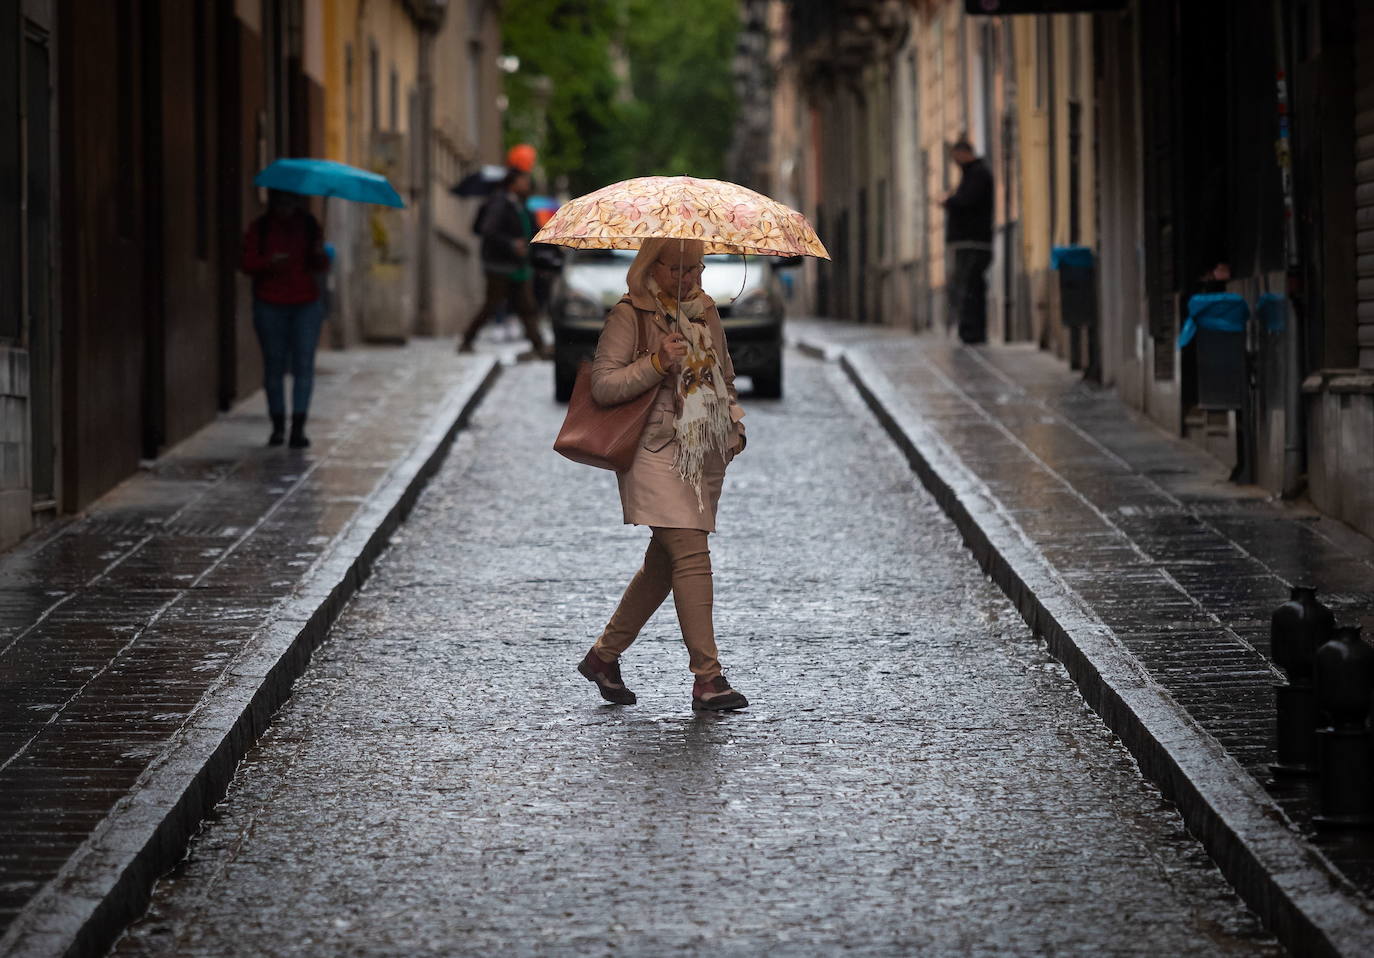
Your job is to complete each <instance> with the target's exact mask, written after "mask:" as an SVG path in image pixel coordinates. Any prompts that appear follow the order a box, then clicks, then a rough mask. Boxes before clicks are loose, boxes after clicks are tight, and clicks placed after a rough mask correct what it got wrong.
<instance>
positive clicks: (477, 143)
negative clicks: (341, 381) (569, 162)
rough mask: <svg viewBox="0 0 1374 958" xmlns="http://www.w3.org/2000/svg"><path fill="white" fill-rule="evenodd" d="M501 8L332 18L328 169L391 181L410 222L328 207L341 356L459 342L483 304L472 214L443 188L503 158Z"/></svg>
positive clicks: (344, 10)
mask: <svg viewBox="0 0 1374 958" xmlns="http://www.w3.org/2000/svg"><path fill="white" fill-rule="evenodd" d="M499 15H500V7H499V4H497V3H494V2H492V0H465V2H463V3H457V4H447V3H443V2H436V0H385V2H378V0H335V2H333V3H329V4H326V5H325V7H324V31H323V33H324V47H325V54H324V57H325V73H326V76H327V77H328V82H327V83H326V85H325V103H324V117H325V130H324V139H325V155H326V156H328V157H329V158H330V159H335V160H339V161H341V162H344V163H349V164H351V165H354V166H361V167H364V168H367V169H371V170H375V171H376V172H379V173H383V174H384V175H386V176H387V177H388V178H389V179H390V180H391V182H392V183H393V184H394V185H395V186H396V187H397V189H398V190H399V191H400V192H401V193H402V195H403V196H404V198H405V199H406V203H407V208H406V209H404V210H392V209H384V208H381V207H360V206H357V205H356V204H349V203H345V202H340V201H331V202H330V203H329V204H328V209H327V210H326V211H325V215H326V234H327V236H328V237H329V239H330V241H331V242H332V244H333V245H334V247H335V250H336V257H337V258H336V265H337V269H336V272H335V274H334V276H333V292H334V294H335V295H334V299H333V305H334V315H335V318H336V320H337V322H336V323H335V325H334V326H333V328H332V331H331V332H332V334H333V336H334V337H335V342H336V344H337V345H341V346H342V345H346V344H350V343H354V342H358V341H360V340H369V341H382V342H385V341H402V340H404V339H405V338H406V337H407V336H409V335H412V334H418V335H425V336H434V335H452V334H454V333H456V332H458V331H459V330H460V329H462V328H463V326H464V324H465V323H466V321H467V319H468V316H469V315H470V313H471V312H472V311H473V310H475V309H476V307H477V305H478V302H477V300H478V299H479V297H480V289H481V283H480V280H481V275H480V263H479V262H478V258H477V251H476V249H475V246H474V245H473V236H472V231H471V222H472V218H473V216H474V214H475V209H474V208H473V207H474V201H472V200H459V199H458V198H456V197H454V196H452V195H451V194H450V192H449V187H451V186H452V185H453V184H455V183H456V182H457V181H458V180H460V179H461V178H462V177H463V176H464V175H466V174H467V173H469V172H472V171H473V170H475V169H477V168H478V167H479V166H480V165H481V164H483V163H497V162H500V158H501V114H500V111H499V109H498V106H497V103H498V94H499V91H500V82H501V78H500V72H499V70H498V67H497V57H498V55H499V53H500V49H499V47H500V41H501V33H500V16H499Z"/></svg>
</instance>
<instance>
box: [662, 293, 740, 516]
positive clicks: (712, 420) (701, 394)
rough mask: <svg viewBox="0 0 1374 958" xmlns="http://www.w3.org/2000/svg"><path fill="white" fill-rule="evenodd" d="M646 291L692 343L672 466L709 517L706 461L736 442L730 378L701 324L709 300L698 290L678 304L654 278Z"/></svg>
mask: <svg viewBox="0 0 1374 958" xmlns="http://www.w3.org/2000/svg"><path fill="white" fill-rule="evenodd" d="M647 285H648V287H649V292H650V293H652V294H653V296H654V299H655V300H656V301H657V302H658V305H659V308H660V309H662V310H663V315H664V317H665V318H666V319H667V320H668V325H669V326H670V327H671V326H672V325H673V320H674V317H676V316H679V315H680V316H681V321H680V322H678V324H677V327H678V330H679V331H680V332H681V333H682V336H683V338H684V339H685V340H687V355H686V356H684V357H683V358H682V362H681V363H680V364H679V366H678V371H677V383H676V385H677V404H676V405H677V419H676V420H675V421H674V422H673V431H674V433H675V434H676V437H677V459H676V461H675V462H674V463H673V465H674V467H675V468H676V469H677V474H678V477H679V478H681V479H682V481H683V482H685V483H687V484H688V485H689V486H691V487H692V488H693V490H695V492H696V494H697V511H698V512H705V511H706V505H705V501H704V500H703V498H702V495H701V480H702V476H703V474H704V473H705V471H706V457H707V456H708V455H710V454H711V453H712V452H717V453H720V455H721V456H722V457H723V456H724V455H725V453H726V450H728V449H729V447H730V442H731V439H732V438H733V436H734V421H733V420H731V418H730V393H729V392H728V391H727V390H726V388H725V373H724V372H722V370H721V366H720V356H719V355H718V354H717V352H716V348H715V345H714V344H713V343H712V342H711V328H710V326H709V325H707V323H706V322H705V321H704V320H703V319H702V316H703V314H704V313H705V312H706V306H707V303H708V300H707V298H706V296H705V295H704V294H702V292H701V291H700V290H699V289H698V290H697V294H696V295H695V296H693V297H691V298H690V299H687V300H684V301H683V302H681V303H679V302H676V301H674V299H673V297H672V296H671V295H669V294H668V293H666V292H664V291H663V290H662V289H660V288H659V286H658V284H657V283H655V282H654V281H653V279H652V278H651V279H650V280H649V282H648V284H647Z"/></svg>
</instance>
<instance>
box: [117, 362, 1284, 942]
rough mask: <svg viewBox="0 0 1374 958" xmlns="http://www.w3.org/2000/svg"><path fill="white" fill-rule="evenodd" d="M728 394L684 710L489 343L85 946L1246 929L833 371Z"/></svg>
mask: <svg viewBox="0 0 1374 958" xmlns="http://www.w3.org/2000/svg"><path fill="white" fill-rule="evenodd" d="M787 362H788V372H787V377H788V378H787V390H788V392H787V398H786V399H785V400H783V401H781V402H766V401H750V400H749V398H748V396H747V395H746V396H745V397H744V400H743V401H744V405H745V408H746V410H747V411H748V413H749V416H748V420H747V422H748V426H749V433H750V444H749V448H748V450H747V451H746V452H745V453H744V454H743V455H742V456H741V457H740V458H739V459H738V460H737V461H736V462H735V464H734V465H733V466H732V467H731V473H730V476H729V477H728V479H727V483H726V491H725V495H724V497H723V499H722V505H721V515H720V528H721V532H720V533H719V534H718V535H716V536H714V537H713V539H712V545H713V557H714V562H715V571H716V578H715V582H716V593H717V606H716V610H717V611H716V622H717V631H718V634H719V636H720V645H721V652H722V660H723V662H724V664H725V667H726V672H727V674H728V675H729V677H730V679H731V680H732V682H733V683H734V684H735V685H736V686H737V687H738V688H739V689H740V690H741V691H743V692H744V693H745V694H747V695H748V696H749V698H750V701H751V702H752V703H753V704H752V705H751V707H750V708H749V709H748V710H747V711H745V712H742V713H738V714H732V715H718V716H717V715H706V716H694V715H693V713H692V711H691V710H690V707H689V695H690V677H689V675H688V673H687V671H686V654H685V651H684V650H683V648H682V645H681V642H680V639H679V638H678V635H677V625H676V621H675V618H674V615H673V612H672V608H671V602H670V603H669V604H668V605H666V606H665V608H664V609H663V610H662V611H661V612H660V613H659V615H658V616H657V617H656V618H655V619H654V620H652V621H651V622H650V624H649V627H648V629H647V630H646V633H645V635H644V636H642V638H641V640H640V642H639V643H638V644H637V645H636V646H635V647H634V648H633V649H632V650H631V652H630V653H629V654H628V655H627V656H626V657H625V659H624V662H623V668H624V673H625V677H626V681H627V683H628V684H629V685H630V687H631V688H633V689H635V691H636V692H637V693H638V695H639V704H638V705H637V706H634V707H632V708H616V707H610V706H606V705H604V704H603V703H602V702H601V700H600V699H599V698H598V697H597V695H596V693H595V691H594V689H593V688H592V686H591V685H590V684H588V683H587V682H586V681H584V680H583V679H582V678H581V677H580V676H579V675H577V673H576V672H575V671H574V666H575V665H576V663H577V661H578V659H579V658H580V657H581V656H582V654H583V653H584V652H585V651H586V648H587V646H588V645H589V644H590V643H591V641H592V639H593V638H594V637H595V635H596V634H597V632H598V630H599V628H600V626H601V625H602V624H603V623H604V621H605V619H606V617H607V616H608V615H609V614H610V612H611V610H612V609H613V607H614V605H615V603H616V601H617V599H618V598H619V595H620V591H621V589H622V588H623V586H624V585H625V583H626V582H627V581H628V579H629V576H630V575H631V573H632V572H633V571H634V569H635V568H636V566H637V564H638V561H639V558H640V556H641V555H642V553H643V547H644V543H645V540H646V532H645V530H642V529H634V528H626V527H622V526H621V525H620V524H619V523H620V511H619V503H618V500H617V498H616V495H615V483H614V479H613V478H612V477H611V476H610V474H608V473H602V472H599V471H596V470H591V469H588V468H586V467H581V466H577V465H574V464H571V463H569V462H566V461H564V460H562V459H561V458H559V457H558V456H556V455H555V454H554V453H553V452H552V451H551V450H550V448H549V447H550V444H551V442H552V440H553V436H554V434H555V432H556V430H557V427H558V423H559V422H560V420H561V416H562V413H563V409H562V407H559V406H556V405H554V404H553V403H552V401H551V400H550V399H549V398H548V397H549V393H550V386H551V382H550V380H551V377H550V372H549V369H548V367H547V365H544V364H526V365H520V366H516V367H513V368H511V369H508V370H506V372H505V373H504V374H503V376H502V378H501V379H500V380H499V381H498V382H497V384H496V386H495V388H494V389H493V390H492V392H491V394H490V395H489V396H488V397H487V398H486V400H485V401H484V402H483V404H482V406H481V408H480V409H479V410H478V412H477V414H476V416H475V418H474V420H473V423H472V425H471V427H470V429H468V430H467V431H466V432H465V433H463V434H461V435H460V438H459V439H458V442H457V444H456V445H455V447H454V448H453V450H452V452H451V453H450V455H449V458H448V459H447V461H446V464H445V466H444V468H443V469H442V470H441V472H440V473H439V474H438V475H437V476H436V477H435V478H434V479H433V480H432V482H431V483H430V485H429V487H428V489H427V490H426V492H425V493H424V495H423V496H422V498H421V499H420V502H419V504H418V505H417V507H416V509H415V511H414V512H413V513H412V515H411V516H410V518H409V520H408V522H407V523H406V524H405V526H404V527H403V528H402V529H401V530H400V532H399V533H398V534H397V535H396V537H395V539H394V544H393V546H392V548H391V550H390V551H389V552H388V553H387V554H386V555H385V556H384V557H383V559H382V560H381V562H380V564H379V566H378V569H377V571H376V573H375V574H374V576H373V577H372V578H371V579H369V580H368V581H367V583H366V586H365V587H364V589H363V591H362V592H361V594H360V595H359V596H358V598H356V599H355V600H354V601H353V603H352V605H351V606H350V607H349V608H348V610H347V611H346V613H345V614H344V616H343V618H342V619H341V620H340V622H339V624H338V625H337V626H336V627H335V629H334V632H333V634H332V637H331V638H330V640H329V642H328V643H327V644H326V645H325V646H324V647H323V648H322V649H321V650H320V651H319V652H318V653H317V654H316V657H315V660H314V663H313V665H312V666H311V668H310V671H309V672H308V673H307V675H306V677H305V678H304V679H303V680H302V681H301V682H300V683H299V684H298V686H297V688H296V692H295V694H294V696H293V698H292V699H291V701H290V702H289V703H288V704H287V706H286V707H285V708H284V709H283V710H282V711H281V712H280V713H279V714H278V715H277V717H276V719H275V721H274V722H273V725H272V727H271V728H270V729H269V731H268V732H267V733H266V734H265V735H264V737H263V739H262V740H261V742H260V743H259V745H258V747H257V748H256V749H254V750H253V751H252V752H251V753H250V755H249V757H248V759H247V760H246V761H245V762H244V763H243V765H242V766H241V767H240V769H239V773H238V776H237V778H236V780H235V784H234V786H233V788H232V789H231V791H230V794H229V796H228V798H227V799H226V801H225V802H224V803H222V804H221V806H220V807H219V808H218V809H217V811H216V813H215V814H214V815H213V816H212V817H211V819H210V820H209V821H208V822H207V823H206V826H205V828H204V830H203V831H202V833H201V835H200V836H199V838H198V839H197V840H196V841H195V842H194V843H193V844H192V846H191V849H190V852H189V855H188V858H187V859H186V861H185V862H184V863H183V865H182V866H181V867H180V868H179V869H178V870H177V871H176V872H175V873H174V874H173V875H171V876H169V877H168V878H167V879H165V880H164V881H163V882H162V883H161V884H160V885H159V886H158V889H157V892H156V894H155V897H154V902H153V904H152V906H151V909H150V911H149V913H148V915H147V917H146V918H144V919H143V920H142V921H140V922H138V923H137V924H136V925H135V926H133V927H132V928H131V929H130V931H129V932H128V933H127V934H126V935H125V937H124V938H123V939H122V940H121V941H120V942H119V944H118V945H117V946H116V948H115V952H114V953H115V954H118V955H122V956H137V955H149V956H151V955H166V956H172V955H176V956H195V955H206V956H209V955H215V956H222V955H255V956H256V955H376V956H383V955H388V956H389V955H492V954H499V955H545V954H560V955H562V954H567V955H601V954H623V955H672V954H688V953H691V954H700V953H707V952H709V953H711V954H715V955H740V956H746V955H764V954H767V955H830V954H838V953H845V954H861V955H911V954H970V953H972V954H1050V953H1053V954H1075V955H1089V954H1093V955H1097V954H1151V955H1220V954H1226V955H1244V954H1264V955H1268V954H1276V953H1278V949H1277V946H1276V945H1275V944H1273V942H1272V939H1270V938H1269V937H1268V936H1266V935H1265V934H1264V932H1263V930H1262V929H1261V927H1260V925H1259V922H1258V921H1257V920H1256V919H1255V918H1254V916H1253V915H1252V914H1251V913H1250V912H1249V911H1248V910H1247V909H1246V908H1245V907H1244V906H1243V905H1242V904H1241V903H1240V901H1239V900H1238V899H1237V898H1236V897H1235V895H1234V894H1233V893H1232V892H1231V889H1230V887H1229V886H1228V885H1227V884H1226V882H1225V881H1224V880H1223V878H1222V877H1221V875H1220V873H1219V872H1218V871H1217V870H1216V869H1215V868H1214V867H1213V866H1212V864H1211V863H1210V861H1209V860H1208V859H1207V857H1206V855H1205V854H1204V853H1203V852H1202V850H1201V849H1200V847H1199V846H1198V845H1197V844H1196V843H1195V841H1194V840H1193V839H1192V838H1191V837H1190V836H1189V835H1188V834H1187V833H1186V831H1184V830H1183V827H1182V824H1181V821H1180V820H1179V818H1178V817H1177V815H1176V814H1175V813H1174V812H1173V810H1172V808H1171V807H1170V806H1169V805H1168V804H1167V803H1165V802H1164V801H1162V800H1161V798H1160V797H1159V795H1158V794H1157V793H1156V792H1155V790H1154V789H1153V788H1152V787H1151V786H1149V785H1148V784H1147V783H1145V782H1144V781H1143V780H1142V778H1141V777H1140V775H1139V773H1138V771H1137V769H1136V766H1135V765H1134V763H1133V762H1132V760H1131V759H1130V757H1129V755H1128V754H1127V753H1126V752H1125V751H1124V749H1122V748H1121V747H1120V746H1119V745H1118V744H1117V743H1116V742H1115V741H1114V740H1113V739H1112V737H1111V736H1110V735H1109V734H1108V733H1107V731H1106V730H1105V728H1104V727H1103V726H1102V724H1101V723H1100V721H1099V720H1098V719H1097V718H1096V716H1094V715H1093V714H1092V713H1091V712H1090V711H1089V710H1088V709H1087V708H1086V707H1085V706H1084V704H1083V702H1082V700H1081V698H1080V696H1079V694H1078V692H1077V690H1076V689H1075V688H1074V686H1073V685H1072V684H1071V682H1070V681H1069V680H1068V678H1067V676H1066V674H1065V672H1064V671H1063V669H1062V668H1061V667H1060V666H1059V665H1058V664H1057V663H1055V662H1054V661H1053V660H1052V659H1050V658H1049V656H1048V655H1047V654H1046V652H1045V651H1044V649H1043V646H1042V644H1041V643H1040V642H1039V641H1038V640H1037V639H1036V638H1035V637H1034V636H1032V635H1031V634H1030V633H1029V631H1028V629H1027V628H1026V626H1025V624H1024V623H1023V622H1022V620H1021V619H1020V618H1019V616H1018V615H1017V613H1016V611H1015V610H1014V608H1013V607H1012V606H1011V604H1010V603H1009V602H1008V601H1007V600H1006V599H1005V597H1004V596H1003V595H1002V593H1001V592H1000V591H998V589H997V588H996V587H995V586H993V585H992V584H990V583H989V582H988V581H987V580H986V579H985V578H984V576H983V575H982V573H981V571H980V570H979V568H978V566H977V564H976V563H975V562H974V560H973V559H972V558H971V557H970V555H969V554H968V553H967V552H966V551H965V549H964V548H963V546H962V544H961V542H960V540H959V537H958V535H957V533H956V532H955V530H954V528H953V526H952V525H951V524H950V523H949V522H948V521H947V520H946V518H945V517H944V515H943V514H942V513H941V511H940V509H939V508H938V507H937V505H936V504H935V502H934V501H933V500H932V499H931V498H930V497H929V496H928V495H927V494H926V493H925V492H924V491H923V490H922V489H921V488H920V486H919V484H918V482H917V481H916V479H915V478H914V477H913V476H912V474H911V473H910V470H909V468H908V466H907V464H906V463H905V461H904V460H903V459H902V458H901V456H900V455H899V454H898V452H897V451H896V449H895V448H894V447H893V445H892V444H891V443H890V441H889V440H888V438H887V437H886V435H885V434H884V433H883V432H882V430H881V429H880V427H879V426H878V424H877V423H876V422H875V420H874V419H873V417H872V416H871V414H870V413H869V412H868V410H867V409H866V408H865V407H864V406H863V405H862V403H861V402H860V400H859V399H858V397H857V395H856V393H855V392H854V390H853V388H852V387H851V386H850V385H849V384H848V383H847V382H846V381H845V380H844V379H843V377H842V374H841V373H840V372H839V370H838V369H837V368H835V367H834V366H826V365H823V364H821V363H819V362H816V361H813V360H810V359H807V358H804V357H802V356H801V355H799V354H796V353H791V354H789V356H788V358H787Z"/></svg>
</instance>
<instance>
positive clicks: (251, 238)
mask: <svg viewBox="0 0 1374 958" xmlns="http://www.w3.org/2000/svg"><path fill="white" fill-rule="evenodd" d="M239 269H241V270H243V271H244V272H245V273H247V274H248V275H249V276H251V277H253V296H254V297H255V298H257V299H260V300H262V301H263V302H264V303H274V304H276V305H279V306H299V305H301V304H303V303H313V302H314V301H315V300H317V299H319V298H320V289H319V284H318V283H316V282H315V274H316V273H322V272H324V271H325V270H327V269H329V257H328V256H326V255H325V252H324V240H323V237H322V236H321V233H320V224H319V221H318V220H316V219H315V217H313V216H311V215H310V214H309V213H307V212H305V211H304V210H297V211H296V212H294V213H292V214H291V215H290V216H286V217H274V216H272V215H271V214H270V213H264V214H263V215H262V216H260V217H258V218H257V219H256V220H254V221H253V222H252V224H251V225H249V227H248V229H247V230H245V231H244V234H243V251H242V252H241V253H240V255H239Z"/></svg>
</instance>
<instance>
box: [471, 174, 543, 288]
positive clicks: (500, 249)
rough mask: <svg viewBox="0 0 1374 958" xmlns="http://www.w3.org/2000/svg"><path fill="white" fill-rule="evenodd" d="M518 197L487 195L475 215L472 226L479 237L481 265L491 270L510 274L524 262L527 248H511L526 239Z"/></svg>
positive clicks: (503, 194) (504, 194)
mask: <svg viewBox="0 0 1374 958" xmlns="http://www.w3.org/2000/svg"><path fill="white" fill-rule="evenodd" d="M519 202H520V201H519V200H518V199H517V198H516V197H515V196H514V195H513V194H511V193H507V192H505V191H498V192H496V193H493V194H492V195H491V196H489V197H488V198H487V201H486V202H485V203H483V204H482V209H481V210H480V211H479V212H478V214H477V221H476V223H474V224H473V225H474V228H475V229H476V231H477V232H478V233H480V234H481V236H482V268H483V269H486V270H489V271H490V272H493V273H513V272H515V271H516V270H518V269H520V268H521V267H523V266H524V265H525V263H526V262H527V259H526V257H527V255H528V250H527V252H526V253H524V254H521V253H517V252H516V251H515V241H516V240H528V239H529V238H530V237H529V234H528V233H527V232H526V230H525V220H524V219H523V218H522V217H521V215H520V207H519V205H518V204H519Z"/></svg>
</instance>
